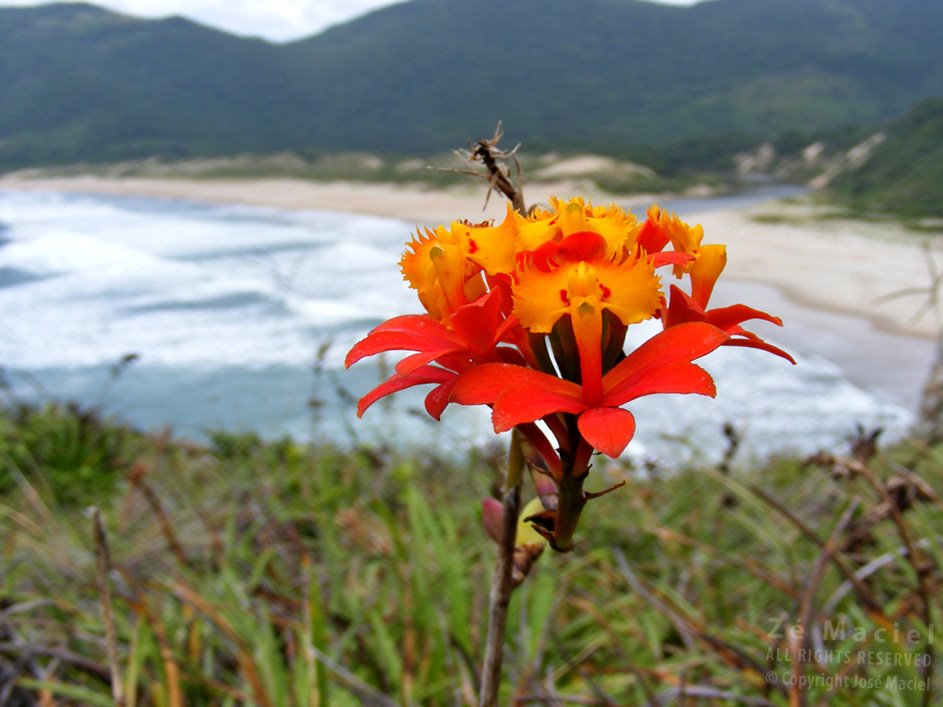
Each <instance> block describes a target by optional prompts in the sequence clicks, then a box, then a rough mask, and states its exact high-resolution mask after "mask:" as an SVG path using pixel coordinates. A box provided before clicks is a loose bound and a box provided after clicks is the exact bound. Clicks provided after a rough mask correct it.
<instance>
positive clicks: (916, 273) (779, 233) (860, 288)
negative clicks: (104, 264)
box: [0, 175, 943, 339]
mask: <svg viewBox="0 0 943 707" xmlns="http://www.w3.org/2000/svg"><path fill="white" fill-rule="evenodd" d="M483 186H484V183H483V182H481V183H479V182H476V181H472V180H469V185H468V186H467V187H464V186H463V187H461V188H457V187H453V188H448V189H425V188H422V187H420V186H415V185H395V184H373V183H352V182H331V183H315V182H306V181H302V180H296V179H246V180H235V179H233V180H222V179H219V180H215V179H214V180H187V179H169V178H107V177H98V176H75V177H54V178H20V177H17V176H15V175H8V176H3V177H0V189H8V190H25V191H54V192H69V193H86V194H97V195H110V196H138V197H151V198H168V199H183V200H191V201H199V202H210V203H223V204H244V205H250V206H262V207H272V208H282V209H315V210H326V211H335V212H345V213H356V214H363V215H372V216H379V217H386V218H394V219H399V220H402V221H405V222H408V223H410V226H412V225H434V224H437V223H443V222H449V221H452V220H455V219H459V218H468V219H470V220H475V221H480V220H482V219H485V218H496V219H500V218H502V217H503V215H504V209H505V206H504V203H503V200H502V199H501V198H500V197H499V196H498V195H496V194H492V195H491V198H490V199H489V202H488V207H487V209H485V210H483V208H482V207H483V205H484V202H485V198H484V197H485V190H484V188H483ZM525 191H526V193H527V195H528V197H529V200H531V201H535V200H536V201H546V198H547V197H548V196H550V195H552V194H561V195H568V194H575V193H581V194H583V195H584V196H586V197H587V198H589V199H591V200H592V201H594V202H595V203H606V202H609V201H613V200H615V201H619V202H625V201H628V200H631V201H632V202H633V203H638V202H640V201H644V200H645V197H644V196H640V195H633V196H631V197H613V196H611V195H606V194H602V193H598V192H596V193H594V192H593V191H592V190H587V189H586V188H585V185H584V184H579V183H574V182H567V181H561V182H559V183H554V184H543V183H542V184H533V185H525ZM651 200H652V201H654V200H655V197H652V198H651ZM769 208H770V207H769V205H768V204H760V205H753V206H750V207H747V208H743V209H719V210H705V211H704V212H703V213H701V212H697V211H694V212H692V213H686V214H684V215H683V217H684V218H685V219H686V220H688V221H689V222H692V223H695V222H696V223H701V224H702V225H703V226H704V231H705V240H706V241H707V242H722V243H727V244H728V246H729V262H728V265H727V270H726V273H725V275H726V277H727V279H729V280H734V281H740V282H744V283H757V284H763V285H768V286H772V287H774V288H776V289H778V290H779V291H781V292H782V293H783V294H785V295H786V297H787V298H788V299H790V300H792V301H794V302H796V303H798V304H800V305H803V306H806V307H809V308H811V309H816V310H824V311H829V312H833V313H836V314H844V315H848V316H853V317H859V318H865V319H867V320H869V321H870V322H871V323H872V324H873V325H874V326H875V327H876V328H878V329H880V330H885V331H888V332H894V333H897V334H903V335H906V336H912V337H920V338H923V339H931V338H933V337H935V335H936V333H937V331H938V329H939V327H938V325H937V322H936V321H935V319H934V316H933V313H932V312H931V313H928V314H927V315H926V316H924V317H922V318H920V319H919V320H917V321H915V320H914V314H915V313H916V312H917V311H918V310H919V308H920V307H921V305H922V304H923V303H924V301H925V300H926V296H925V295H923V296H921V295H920V294H914V295H910V296H899V297H898V296H894V295H895V293H902V292H904V291H907V290H912V289H913V288H919V287H922V286H924V283H926V284H927V285H929V282H930V278H931V275H930V270H929V265H928V260H927V259H928V252H930V251H931V250H932V252H933V253H934V254H940V255H943V245H937V244H936V243H933V242H932V237H931V236H928V237H921V236H920V235H918V234H914V233H911V232H908V231H906V229H905V228H904V227H903V226H900V225H897V224H892V223H872V222H864V221H855V220H829V221H823V220H818V221H816V220H813V219H808V218H803V216H806V215H807V214H804V213H802V208H801V207H790V209H793V210H795V209H796V208H798V209H799V213H798V216H797V217H796V218H793V216H796V214H793V213H791V214H790V217H789V218H783V219H761V220H757V219H756V217H757V215H762V214H763V213H765V212H766V211H768V209H769ZM774 208H775V207H774ZM764 210H765V211H764ZM637 215H638V216H640V217H643V216H644V214H637ZM404 237H405V234H404ZM940 240H943V239H940Z"/></svg>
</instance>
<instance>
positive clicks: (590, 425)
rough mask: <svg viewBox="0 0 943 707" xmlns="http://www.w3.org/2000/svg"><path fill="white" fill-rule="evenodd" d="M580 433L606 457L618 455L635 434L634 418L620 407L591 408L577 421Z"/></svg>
mask: <svg viewBox="0 0 943 707" xmlns="http://www.w3.org/2000/svg"><path fill="white" fill-rule="evenodd" d="M577 425H578V427H579V430H580V434H582V435H583V439H585V440H586V441H587V442H589V444H590V445H591V446H592V447H593V448H594V449H598V450H599V451H600V452H602V453H603V454H605V455H606V456H607V457H612V458H613V459H615V458H616V457H618V456H619V455H620V454H622V452H623V451H624V450H625V448H626V447H627V446H628V444H629V442H630V441H631V440H632V436H633V435H634V434H635V418H634V417H633V416H632V413H630V412H629V411H628V410H623V409H622V408H593V409H592V410H587V411H586V412H584V413H583V414H582V415H580V419H579V421H578V422H577Z"/></svg>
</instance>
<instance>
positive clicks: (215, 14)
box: [0, 0, 697, 42]
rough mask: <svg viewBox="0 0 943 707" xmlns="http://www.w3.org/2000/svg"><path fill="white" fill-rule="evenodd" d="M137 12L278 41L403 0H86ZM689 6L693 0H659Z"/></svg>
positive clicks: (24, 0)
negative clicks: (190, 20) (185, 18)
mask: <svg viewBox="0 0 943 707" xmlns="http://www.w3.org/2000/svg"><path fill="white" fill-rule="evenodd" d="M88 1H89V2H91V3H92V4H95V5H100V6H102V7H107V8H109V9H111V10H114V11H116V12H122V13H124V14H127V15H136V16H138V17H166V16H168V15H184V16H185V17H189V18H190V19H192V20H196V21H197V22H200V23H202V24H205V25H210V26H211V27H216V28H218V29H222V30H225V31H227V32H233V33H235V34H242V35H249V36H261V37H265V38H266V39H269V40H272V41H276V42H281V41H287V40H291V39H298V38H300V37H307V36H309V35H312V34H315V33H317V32H320V31H321V30H323V29H325V28H327V27H329V26H331V25H336V24H339V23H341V22H345V21H347V20H351V19H353V18H355V17H357V16H359V15H363V14H365V13H367V12H369V11H370V10H375V9H377V8H379V7H383V6H385V5H392V4H394V3H396V2H399V1H401V0H88ZM658 1H659V2H662V3H663V4H667V5H693V4H694V3H695V2H696V1H697V0H658ZM40 4H43V3H39V2H36V1H35V0H0V6H14V5H16V6H26V5H40Z"/></svg>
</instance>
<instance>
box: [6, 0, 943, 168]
mask: <svg viewBox="0 0 943 707" xmlns="http://www.w3.org/2000/svg"><path fill="white" fill-rule="evenodd" d="M941 31H943V3H940V2H938V0H791V1H790V2H789V3H766V2H761V1H757V0H713V1H712V2H704V3H701V4H699V5H695V6H693V7H688V8H679V7H669V6H663V5H657V4H652V3H647V2H639V1H638V0H581V2H579V3H575V2H572V0H513V1H508V0H501V1H500V2H499V1H498V0H475V1H474V2H470V1H469V0H412V1H411V2H406V3H403V4H399V5H394V6H391V7H388V8H385V9H383V10H380V11H377V12H374V13H371V14H369V15H366V16H365V17H362V18H360V19H358V20H355V21H353V22H350V23H347V24H344V25H341V26H338V27H335V28H333V29H331V30H328V31H327V32H324V33H322V34H320V35H317V36H314V37H311V38H308V39H305V40H301V41H298V42H292V43H288V44H281V45H279V44H272V43H269V42H265V41H263V40H258V39H247V38H243V37H236V36H232V35H228V34H226V33H223V32H219V31H216V30H212V29H209V28H206V27H202V26H200V25H197V24H195V23H193V22H190V21H187V20H183V19H180V18H170V19H166V20H139V19H135V18H130V17H125V16H122V15H117V14H114V13H111V12H108V11H105V10H102V9H99V8H96V7H94V6H91V5H85V4H58V5H47V6H41V7H33V8H0V169H9V168H12V167H16V166H24V165H32V164H61V163H66V162H75V161H115V160H120V159H126V158H138V157H144V156H149V155H158V156H162V157H171V158H173V157H188V156H196V155H207V154H228V153H235V152H271V151H276V150H284V149H292V150H301V151H303V150H314V151H334V150H375V151H384V152H399V153H415V152H421V153H429V152H431V151H435V150H439V149H443V148H449V147H453V146H455V145H460V144H464V142H465V140H466V139H467V138H469V137H477V136H481V135H485V134H489V133H490V131H491V130H492V129H493V127H494V123H495V121H496V119H498V118H502V119H504V121H505V123H506V124H507V125H508V127H509V130H510V133H509V139H510V140H523V141H526V142H527V144H528V147H530V148H534V149H543V148H550V147H558V148H562V149H587V150H606V151H608V152H619V151H626V150H632V149H638V148H644V147H650V146H658V145H667V144H677V143H682V142H684V141H690V140H697V139H700V138H706V137H711V138H714V139H716V137H717V136H718V135H721V136H724V135H737V136H744V135H745V136H750V137H751V138H752V137H756V138H766V137H772V136H775V135H778V134H780V133H782V132H784V131H787V130H796V129H801V130H804V131H814V130H829V129H835V128H838V127H841V126H845V125H866V124H869V123H876V122H878V121H880V120H883V119H886V118H888V117H894V116H897V115H900V114H901V113H903V112H904V111H905V110H906V107H907V106H909V105H910V104H912V103H913V102H914V101H915V100H919V99H921V98H926V97H934V96H938V95H943V43H941V42H939V41H938V39H939V36H940V35H941Z"/></svg>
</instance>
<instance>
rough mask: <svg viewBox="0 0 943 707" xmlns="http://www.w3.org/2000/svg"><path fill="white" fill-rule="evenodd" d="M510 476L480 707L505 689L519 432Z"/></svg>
mask: <svg viewBox="0 0 943 707" xmlns="http://www.w3.org/2000/svg"><path fill="white" fill-rule="evenodd" d="M507 473H508V481H509V482H511V485H510V488H508V489H507V490H505V492H504V500H503V515H502V516H501V542H500V544H499V547H498V562H497V564H496V565H495V568H494V577H493V578H492V580H491V593H490V597H489V601H490V607H489V610H488V637H487V638H486V640H485V662H484V665H483V667H482V675H481V698H480V701H479V705H480V707H493V706H494V705H496V704H497V700H498V689H499V688H500V686H501V664H502V662H503V659H504V634H505V630H506V627H507V615H508V605H509V604H510V603H511V592H512V591H514V583H513V570H514V541H515V539H516V536H517V518H518V516H519V515H520V512H521V480H522V478H523V475H524V455H523V452H522V450H521V435H520V433H519V432H517V431H516V430H515V431H514V432H513V434H512V435H511V451H510V454H509V456H508V472H507Z"/></svg>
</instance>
